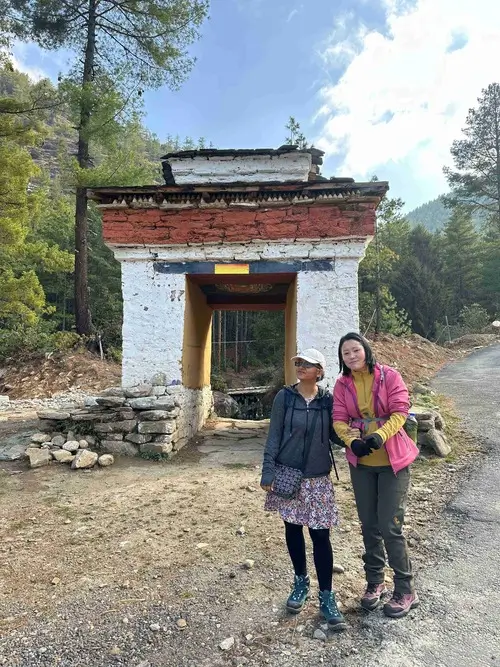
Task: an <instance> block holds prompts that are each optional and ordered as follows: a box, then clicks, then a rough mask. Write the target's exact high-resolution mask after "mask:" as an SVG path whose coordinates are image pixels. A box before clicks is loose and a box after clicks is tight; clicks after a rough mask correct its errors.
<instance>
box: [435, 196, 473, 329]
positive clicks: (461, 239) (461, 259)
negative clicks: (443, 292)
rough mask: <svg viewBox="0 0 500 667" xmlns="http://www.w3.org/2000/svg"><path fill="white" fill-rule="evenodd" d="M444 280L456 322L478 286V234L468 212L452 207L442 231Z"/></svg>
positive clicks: (453, 318) (471, 300)
mask: <svg viewBox="0 0 500 667" xmlns="http://www.w3.org/2000/svg"><path fill="white" fill-rule="evenodd" d="M443 246H444V275H443V277H444V280H445V283H446V289H447V291H448V293H449V312H448V313H447V315H448V317H449V318H450V320H451V321H453V322H455V321H456V320H457V318H458V316H459V314H460V312H461V310H462V309H463V308H464V306H468V305H470V304H471V303H473V302H474V301H475V300H476V299H477V297H478V290H479V287H480V277H481V274H480V270H481V262H480V248H479V237H478V234H477V232H476V230H475V228H474V223H473V222H472V219H471V215H470V213H469V212H467V211H466V210H463V209H460V208H456V209H454V211H453V213H452V216H451V218H450V220H449V222H447V223H446V225H445V227H444V230H443Z"/></svg>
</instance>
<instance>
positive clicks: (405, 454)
mask: <svg viewBox="0 0 500 667" xmlns="http://www.w3.org/2000/svg"><path fill="white" fill-rule="evenodd" d="M374 375H375V377H374V381H373V407H374V410H375V416H376V417H389V416H390V415H391V414H392V413H394V412H399V413H400V414H404V415H407V414H408V409H409V406H410V401H409V396H408V389H407V387H406V385H405V383H404V381H403V378H402V377H401V375H400V374H399V373H398V371H397V370H396V369H395V368H391V367H390V366H382V365H381V364H375V368H374ZM360 418H362V415H361V413H360V411H359V408H358V400H357V396H356V387H355V385H354V380H353V379H352V377H351V376H350V375H341V376H340V377H339V378H338V379H337V382H336V383H335V388H334V391H333V421H334V422H336V421H339V422H346V423H348V424H350V423H351V421H352V420H353V419H360ZM380 424H382V422H380ZM385 449H386V451H387V455H388V457H389V461H390V463H391V466H392V469H393V471H394V473H395V474H396V473H398V472H399V471H400V470H402V469H403V468H406V466H408V465H410V463H413V461H414V460H415V459H416V458H417V456H418V454H419V450H418V447H417V446H416V444H415V443H414V442H413V440H412V439H411V438H410V436H409V435H408V434H407V433H406V431H405V430H404V429H401V430H400V431H398V432H397V433H396V435H393V436H392V437H391V438H389V439H388V440H387V442H386V443H385ZM346 457H347V460H348V461H349V463H351V464H352V465H353V466H357V465H358V457H357V456H356V455H355V454H353V453H352V451H351V449H350V448H349V447H346Z"/></svg>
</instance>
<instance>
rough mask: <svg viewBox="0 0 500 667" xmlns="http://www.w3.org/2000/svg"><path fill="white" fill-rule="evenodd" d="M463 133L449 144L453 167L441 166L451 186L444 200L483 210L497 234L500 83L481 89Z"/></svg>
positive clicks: (499, 224) (499, 217)
mask: <svg viewBox="0 0 500 667" xmlns="http://www.w3.org/2000/svg"><path fill="white" fill-rule="evenodd" d="M463 134H464V137H465V138H464V139H459V140H457V141H454V142H453V144H452V147H451V154H452V157H453V161H454V164H455V170H453V169H450V168H446V167H445V169H444V172H445V174H446V178H447V180H448V183H449V185H450V188H451V194H450V195H449V196H448V197H447V198H446V201H447V203H448V205H449V206H457V205H460V206H464V207H466V208H467V209H468V210H470V211H471V212H475V211H481V212H483V214H484V215H485V216H486V218H487V220H488V222H489V224H490V225H491V227H492V228H493V229H495V231H496V233H497V234H499V235H500V84H498V83H492V84H490V85H489V86H488V87H487V88H485V89H483V91H482V95H481V97H479V98H478V106H477V108H474V109H470V110H469V113H468V114H467V118H466V121H465V127H464V129H463Z"/></svg>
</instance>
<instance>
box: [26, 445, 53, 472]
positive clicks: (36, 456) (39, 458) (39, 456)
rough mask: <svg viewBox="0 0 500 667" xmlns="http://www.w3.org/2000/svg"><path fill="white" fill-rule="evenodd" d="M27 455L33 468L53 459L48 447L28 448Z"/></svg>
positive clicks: (44, 464)
mask: <svg viewBox="0 0 500 667" xmlns="http://www.w3.org/2000/svg"><path fill="white" fill-rule="evenodd" d="M26 455H27V456H28V458H29V460H30V467H31V468H41V467H42V466H46V465H48V464H49V463H50V462H51V461H52V454H51V453H50V451H49V450H48V449H38V448H36V449H32V448H28V449H27V450H26Z"/></svg>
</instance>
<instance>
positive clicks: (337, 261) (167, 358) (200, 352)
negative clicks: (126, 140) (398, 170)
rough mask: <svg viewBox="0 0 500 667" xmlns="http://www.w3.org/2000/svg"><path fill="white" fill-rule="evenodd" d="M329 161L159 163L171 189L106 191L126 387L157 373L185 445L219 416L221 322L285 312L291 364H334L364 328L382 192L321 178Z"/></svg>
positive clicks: (290, 156) (293, 155) (288, 149)
mask: <svg viewBox="0 0 500 667" xmlns="http://www.w3.org/2000/svg"><path fill="white" fill-rule="evenodd" d="M321 157H322V152H321V151H319V150H317V149H305V150H298V149H297V148H296V147H294V146H283V147H281V148H280V149H277V150H273V149H258V150H227V151H225V150H200V151H184V152H181V153H171V154H169V155H167V156H165V158H164V162H163V169H164V175H165V185H161V186H144V187H135V188H132V187H115V188H98V189H95V190H93V191H92V192H91V193H90V196H91V197H92V198H93V199H94V200H96V201H97V204H98V206H99V207H100V208H101V210H102V213H103V235H104V240H105V241H106V243H107V244H108V246H109V247H110V248H111V249H112V250H113V252H114V254H115V257H116V258H117V259H118V260H119V261H120V262H121V266H122V289H123V297H124V299H123V300H124V306H123V308H124V311H123V318H124V321H123V367H122V384H123V385H124V386H130V385H134V384H138V383H141V382H150V381H151V379H152V377H153V376H155V375H157V374H158V373H161V374H162V376H163V377H165V378H166V383H167V385H169V384H171V385H175V386H176V387H177V393H178V394H179V396H180V397H181V398H179V401H178V402H179V403H180V411H181V414H180V415H179V417H178V421H180V422H183V421H184V423H185V429H184V431H185V433H186V435H187V437H190V436H191V435H192V434H193V433H194V432H196V430H198V429H199V428H200V427H201V426H202V424H203V422H204V420H205V418H206V416H207V414H208V411H209V409H210V405H211V390H210V363H211V360H210V355H211V344H210V343H211V325H212V316H213V312H214V310H223V309H226V310H283V311H284V312H285V379H286V381H287V382H290V381H292V380H293V379H294V369H293V366H292V365H291V363H290V362H289V361H287V360H289V359H290V357H291V356H293V354H294V353H295V352H296V350H297V348H300V347H302V346H307V347H315V348H317V349H319V350H321V351H322V352H323V354H324V355H325V357H326V358H327V359H328V360H332V363H331V364H330V365H329V366H328V368H327V373H326V381H327V383H329V384H330V385H331V384H332V383H333V380H334V378H335V375H336V368H335V364H334V363H333V360H334V359H335V356H336V347H337V344H338V340H339V338H340V336H341V335H342V334H343V333H345V332H346V331H348V330H352V329H354V330H355V329H357V328H358V287H357V272H358V263H359V261H360V259H361V258H362V257H363V255H364V252H365V248H366V245H367V243H368V242H369V240H370V239H371V238H372V236H373V233H374V228H375V212H376V209H377V206H378V204H379V203H380V200H381V198H382V197H383V196H384V194H385V193H386V192H387V190H388V185H387V183H385V182H381V181H376V182H370V183H355V182H354V180H353V179H351V178H330V179H327V178H324V177H322V176H320V175H319V165H320V164H321V161H322V160H321Z"/></svg>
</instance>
